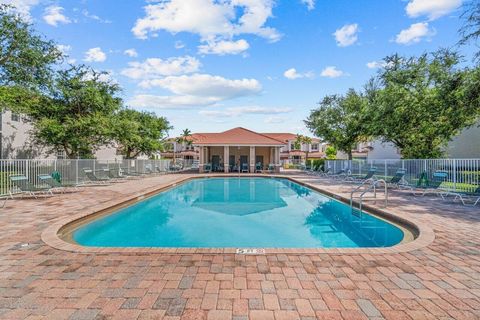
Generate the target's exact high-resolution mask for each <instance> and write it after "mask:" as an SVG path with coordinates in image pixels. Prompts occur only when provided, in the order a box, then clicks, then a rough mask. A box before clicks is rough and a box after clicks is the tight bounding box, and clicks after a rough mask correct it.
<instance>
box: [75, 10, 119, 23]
mask: <svg viewBox="0 0 480 320" xmlns="http://www.w3.org/2000/svg"><path fill="white" fill-rule="evenodd" d="M82 14H83V15H84V16H85V17H86V18H89V19H92V20H95V21H98V22H100V23H112V21H110V20H106V19H102V18H100V17H99V16H97V15H95V14H91V13H90V12H88V10H83V11H82Z"/></svg>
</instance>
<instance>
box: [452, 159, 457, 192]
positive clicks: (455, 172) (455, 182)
mask: <svg viewBox="0 0 480 320" xmlns="http://www.w3.org/2000/svg"><path fill="white" fill-rule="evenodd" d="M452 161H453V190H454V191H457V159H453V160H452Z"/></svg>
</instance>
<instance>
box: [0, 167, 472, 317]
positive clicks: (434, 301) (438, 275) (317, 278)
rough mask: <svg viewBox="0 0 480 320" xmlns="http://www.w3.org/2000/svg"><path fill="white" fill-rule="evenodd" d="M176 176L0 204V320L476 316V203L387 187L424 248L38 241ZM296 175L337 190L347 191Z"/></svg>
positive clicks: (396, 210) (392, 202)
mask: <svg viewBox="0 0 480 320" xmlns="http://www.w3.org/2000/svg"><path fill="white" fill-rule="evenodd" d="M184 178H185V176H184V175H169V176H162V177H154V178H145V179H142V180H136V181H130V182H127V183H122V184H116V185H112V186H108V187H89V188H85V190H84V191H82V192H80V193H74V194H66V195H59V196H56V197H54V198H50V199H45V200H15V201H8V202H7V206H6V208H4V209H2V210H0V318H1V319H222V320H223V319H238V320H240V319H262V320H263V319H275V320H280V319H315V318H317V319H383V318H385V319H479V318H480V209H479V207H477V208H465V207H463V206H461V205H451V204H447V203H446V202H442V201H438V200H432V199H434V198H431V197H429V198H415V197H412V196H409V195H402V196H400V194H398V193H393V194H392V196H391V199H390V206H389V208H388V210H389V211H392V212H394V213H395V214H397V215H402V216H403V217H405V218H407V219H408V218H411V219H414V220H416V221H419V222H421V223H424V224H427V225H429V226H430V227H431V228H432V229H433V230H434V232H435V240H434V241H433V242H432V243H430V244H428V245H427V246H425V247H421V248H417V249H415V250H413V251H408V252H399V253H397V252H394V251H392V252H391V253H381V254H378V253H377V254H376V253H356V254H340V253H335V252H333V253H323V254H304V253H303V254H299V253H288V254H286V253H279V254H267V255H259V256H243V255H235V254H218V253H215V254H214V253H212V254H208V253H205V254H168V253H153V254H152V253H138V252H135V251H132V252H131V253H121V254H120V253H75V252H68V251H63V250H58V249H54V248H52V247H50V246H48V245H46V244H45V243H43V241H42V240H41V234H42V232H43V231H44V230H45V229H46V228H47V227H48V226H50V225H52V224H55V223H56V222H58V221H60V220H63V219H65V218H66V217H68V216H71V215H75V214H78V213H82V212H85V211H91V210H92V209H94V208H97V207H99V206H101V205H102V204H108V203H111V202H112V201H113V202H114V201H115V200H116V199H122V198H124V197H125V196H129V195H134V194H142V193H145V192H146V191H149V190H151V189H152V188H156V187H158V186H160V185H163V184H167V183H169V182H172V181H175V180H178V179H184ZM297 178H298V179H300V180H302V181H304V182H307V183H312V184H315V185H317V186H319V187H320V188H322V189H325V190H329V191H330V192H333V193H336V194H343V195H347V194H348V191H349V187H344V186H338V185H334V184H332V183H330V182H325V181H320V180H318V179H314V178H311V177H306V176H299V177H297ZM24 243H28V244H29V245H28V246H25V247H23V246H22V244H24Z"/></svg>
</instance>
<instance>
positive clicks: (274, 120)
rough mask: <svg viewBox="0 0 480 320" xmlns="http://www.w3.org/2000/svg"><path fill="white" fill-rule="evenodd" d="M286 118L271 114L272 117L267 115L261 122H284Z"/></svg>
mask: <svg viewBox="0 0 480 320" xmlns="http://www.w3.org/2000/svg"><path fill="white" fill-rule="evenodd" d="M287 120H288V119H287V118H285V117H278V116H272V117H267V118H265V120H264V121H263V122H265V123H284V122H285V121H287Z"/></svg>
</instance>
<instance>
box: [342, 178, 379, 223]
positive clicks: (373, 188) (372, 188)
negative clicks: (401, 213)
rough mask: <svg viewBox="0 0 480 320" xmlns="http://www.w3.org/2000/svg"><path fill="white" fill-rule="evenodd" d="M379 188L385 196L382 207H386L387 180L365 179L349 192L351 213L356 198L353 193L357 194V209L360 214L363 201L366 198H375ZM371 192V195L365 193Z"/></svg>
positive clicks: (353, 209) (353, 210)
mask: <svg viewBox="0 0 480 320" xmlns="http://www.w3.org/2000/svg"><path fill="white" fill-rule="evenodd" d="M379 190H382V191H383V194H384V196H385V199H384V207H385V208H386V207H387V205H388V185H387V182H386V181H385V180H383V179H367V180H365V181H363V182H362V183H361V184H360V185H359V186H357V187H356V188H355V189H353V190H352V192H351V193H350V208H351V209H352V214H354V212H355V207H354V205H355V203H354V199H355V198H356V197H355V195H356V194H359V195H358V196H357V198H358V211H359V214H360V215H361V214H362V207H363V201H364V200H366V199H374V200H377V192H379ZM372 192H373V197H366V195H367V194H369V193H372Z"/></svg>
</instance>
